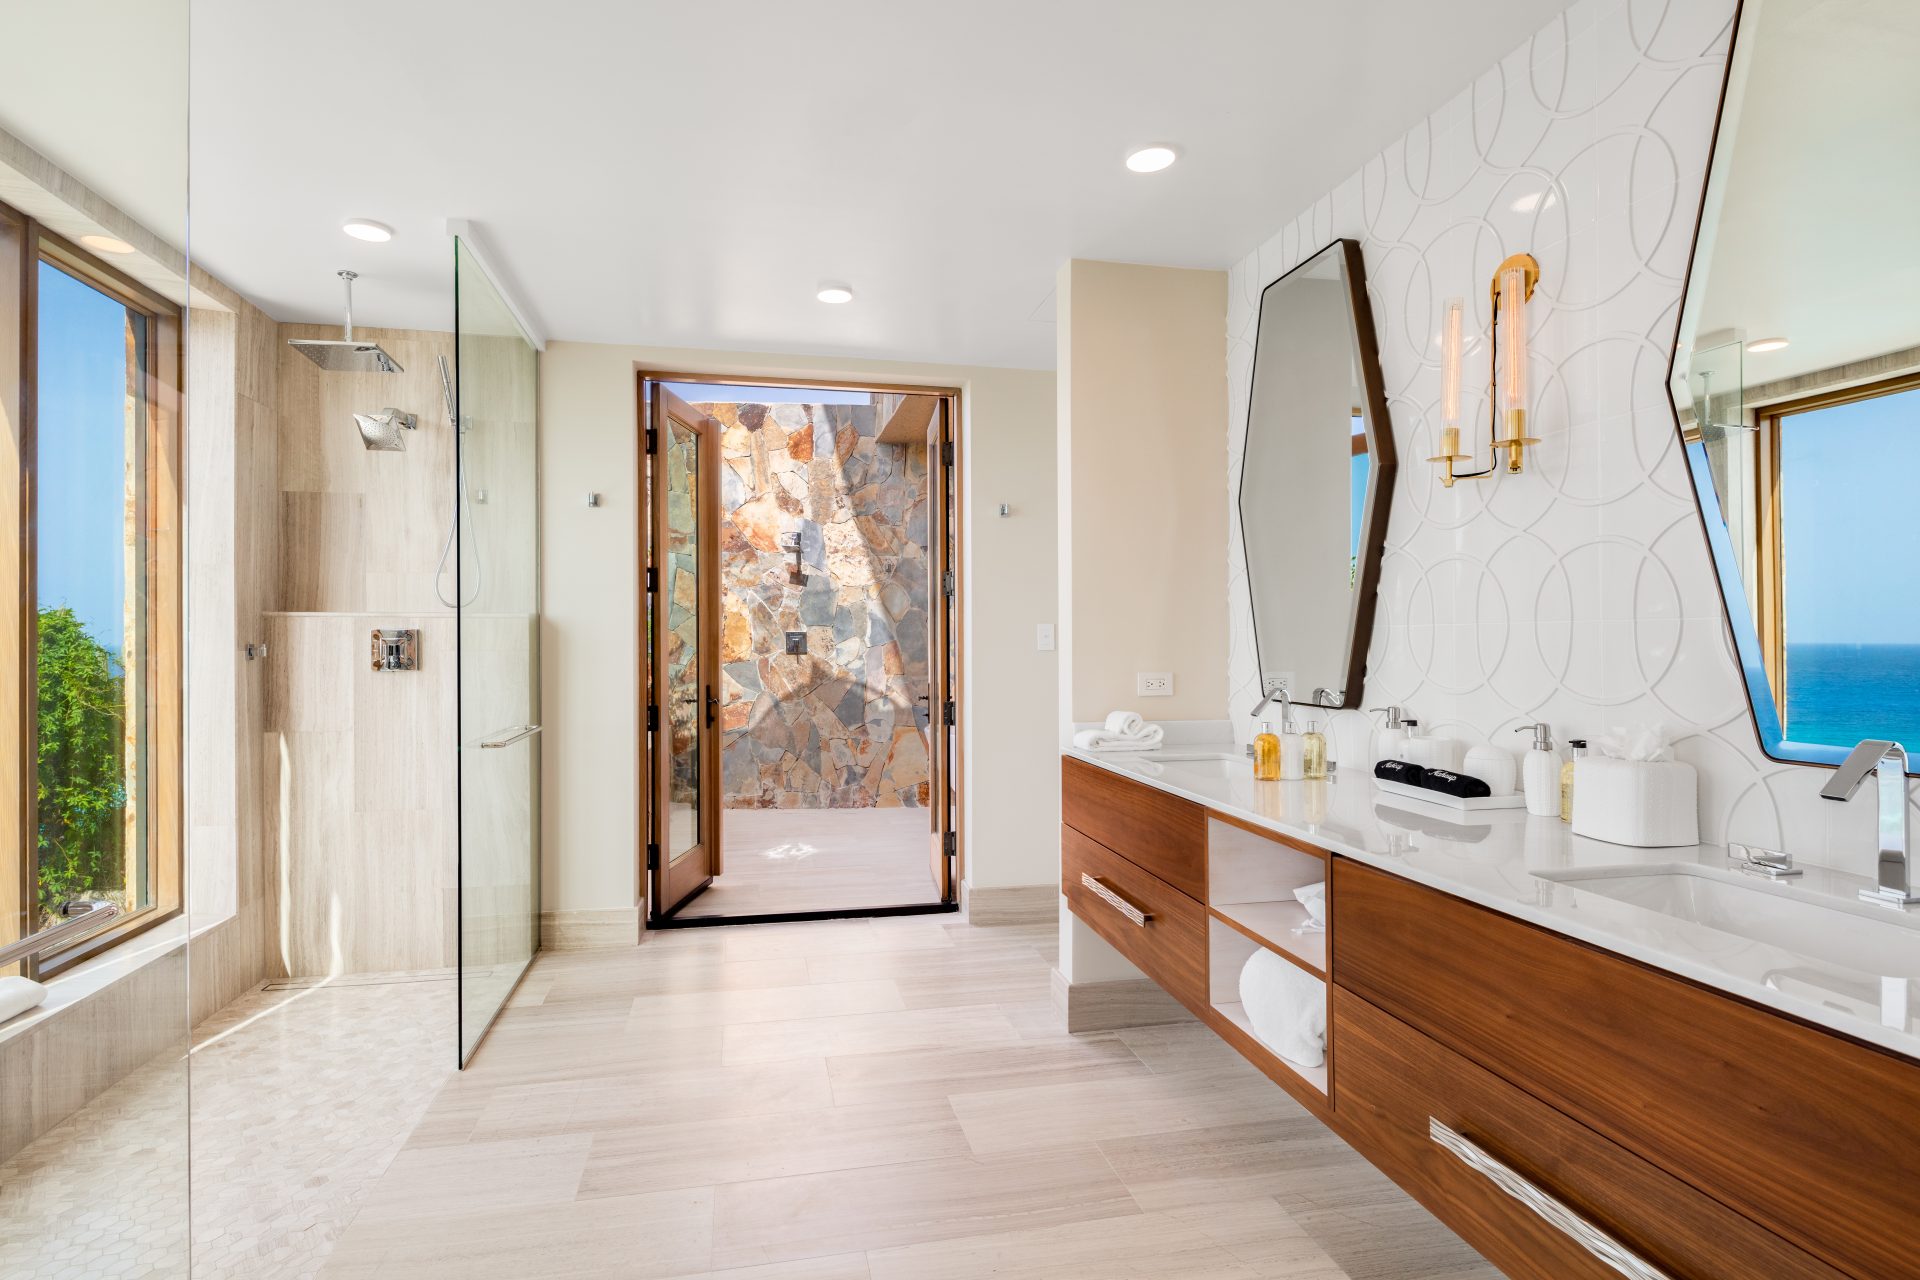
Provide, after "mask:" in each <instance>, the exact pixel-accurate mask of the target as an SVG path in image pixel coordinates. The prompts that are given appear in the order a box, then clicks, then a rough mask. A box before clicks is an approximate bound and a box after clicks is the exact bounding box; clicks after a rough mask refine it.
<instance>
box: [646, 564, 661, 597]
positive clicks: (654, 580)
mask: <svg viewBox="0 0 1920 1280" xmlns="http://www.w3.org/2000/svg"><path fill="white" fill-rule="evenodd" d="M659 589H660V571H659V570H658V569H656V568H654V567H653V566H652V565H648V566H647V590H648V591H658V590H659Z"/></svg>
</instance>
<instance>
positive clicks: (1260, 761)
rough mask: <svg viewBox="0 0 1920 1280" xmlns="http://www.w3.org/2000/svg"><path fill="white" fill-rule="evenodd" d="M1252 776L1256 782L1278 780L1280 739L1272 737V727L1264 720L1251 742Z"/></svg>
mask: <svg viewBox="0 0 1920 1280" xmlns="http://www.w3.org/2000/svg"><path fill="white" fill-rule="evenodd" d="M1253 776H1254V779H1255V780H1256V781H1258V782H1278V781H1279V780H1280V739H1278V738H1276V737H1274V736H1273V726H1272V725H1270V724H1268V723H1267V722H1266V721H1264V720H1262V721H1261V722H1260V732H1259V734H1258V735H1257V736H1256V737H1255V738H1254V740H1253Z"/></svg>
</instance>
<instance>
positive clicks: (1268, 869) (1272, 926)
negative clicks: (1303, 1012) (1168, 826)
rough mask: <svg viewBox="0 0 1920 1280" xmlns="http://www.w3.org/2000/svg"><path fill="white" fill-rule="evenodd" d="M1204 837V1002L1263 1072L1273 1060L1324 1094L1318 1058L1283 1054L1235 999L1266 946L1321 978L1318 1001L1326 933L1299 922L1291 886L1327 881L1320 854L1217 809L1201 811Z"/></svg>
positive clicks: (1326, 1086) (1303, 915)
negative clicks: (1307, 1060)
mask: <svg viewBox="0 0 1920 1280" xmlns="http://www.w3.org/2000/svg"><path fill="white" fill-rule="evenodd" d="M1206 838H1207V902H1206V907H1207V916H1208V920H1207V1002H1208V1004H1209V1005H1211V1006H1212V1008H1213V1010H1214V1012H1215V1013H1217V1014H1218V1015H1219V1016H1221V1017H1222V1018H1225V1019H1226V1020H1227V1021H1228V1022H1230V1023H1232V1024H1233V1025H1234V1026H1235V1027H1237V1028H1238V1029H1239V1030H1240V1031H1242V1032H1244V1033H1245V1034H1246V1035H1247V1037H1248V1038H1249V1039H1251V1040H1252V1041H1253V1043H1254V1044H1255V1045H1256V1046H1258V1049H1259V1051H1260V1052H1261V1055H1262V1057H1263V1058H1264V1059H1266V1063H1265V1065H1267V1066H1268V1068H1269V1070H1268V1074H1269V1075H1271V1074H1273V1071H1272V1068H1273V1067H1276V1066H1277V1067H1279V1068H1281V1069H1282V1070H1284V1071H1286V1072H1289V1073H1291V1074H1292V1075H1293V1076H1296V1077H1298V1078H1299V1079H1300V1080H1301V1081H1303V1082H1305V1083H1306V1085H1307V1086H1308V1087H1310V1088H1311V1089H1313V1091H1314V1092H1315V1093H1316V1094H1318V1095H1319V1096H1320V1097H1321V1098H1325V1097H1327V1096H1328V1094H1329V1093H1330V1084H1331V1082H1330V1079H1329V1072H1328V1070H1327V1067H1326V1066H1325V1065H1324V1064H1323V1065H1321V1066H1317V1067H1313V1066H1307V1065H1304V1064H1302V1063H1299V1062H1295V1061H1293V1060H1292V1059H1290V1058H1286V1057H1283V1056H1282V1055H1281V1054H1279V1053H1277V1052H1274V1051H1273V1050H1272V1048H1271V1047H1270V1046H1269V1045H1268V1044H1267V1043H1266V1041H1264V1040H1263V1039H1262V1038H1261V1036H1260V1033H1259V1032H1258V1031H1256V1030H1255V1029H1254V1025H1253V1020H1252V1019H1251V1018H1250V1017H1248V1015H1247V1009H1246V1006H1245V1005H1244V1004H1243V1003H1242V1002H1241V996H1240V971H1241V970H1242V969H1244V968H1245V967H1246V965H1247V962H1248V961H1249V960H1250V959H1252V958H1253V956H1254V955H1255V953H1256V952H1258V951H1260V950H1262V949H1264V950H1267V951H1270V952H1272V953H1273V954H1275V955H1277V956H1279V957H1280V958H1281V959H1283V960H1285V961H1286V962H1287V963H1288V964H1290V965H1292V966H1293V967H1295V968H1297V969H1300V970H1302V971H1304V972H1306V973H1308V974H1311V975H1312V976H1313V977H1314V978H1315V979H1316V980H1318V981H1319V983H1320V984H1321V1000H1322V1002H1323V1009H1324V1001H1325V999H1326V994H1325V989H1326V979H1327V934H1326V931H1325V930H1324V929H1317V930H1305V926H1307V925H1308V924H1309V922H1310V917H1309V916H1308V915H1307V909H1306V908H1305V907H1303V906H1301V905H1300V902H1299V900H1298V899H1297V898H1295V897H1294V892H1293V891H1294V890H1295V889H1298V888H1301V887H1303V886H1305V885H1310V884H1325V883H1326V881H1327V865H1328V864H1327V858H1326V855H1325V854H1323V853H1321V852H1319V851H1318V850H1314V849H1308V848H1303V847H1301V846H1298V845H1294V844H1289V843H1283V842H1282V841H1280V840H1277V839H1274V838H1273V837H1272V836H1269V835H1264V834H1255V833H1254V832H1252V831H1249V830H1247V829H1246V828H1244V827H1241V826H1239V825H1237V824H1236V823H1233V822H1229V821H1226V820H1224V819H1222V818H1221V817H1220V816H1219V815H1218V814H1215V813H1208V814H1207V818H1206ZM1303 930H1304V931H1303ZM1329 1061H1331V1054H1329Z"/></svg>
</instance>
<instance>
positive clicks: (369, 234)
mask: <svg viewBox="0 0 1920 1280" xmlns="http://www.w3.org/2000/svg"><path fill="white" fill-rule="evenodd" d="M340 229H341V230H342V231H344V232H346V233H347V234H348V235H350V236H352V237H353V238H354V239H355V240H365V241H367V242H369V243H371V244H385V243H386V242H387V241H389V240H391V239H393V228H392V227H390V226H388V225H387V224H386V223H384V222H371V221H369V220H367V219H366V218H348V219H347V220H346V221H345V222H343V223H341V224H340Z"/></svg>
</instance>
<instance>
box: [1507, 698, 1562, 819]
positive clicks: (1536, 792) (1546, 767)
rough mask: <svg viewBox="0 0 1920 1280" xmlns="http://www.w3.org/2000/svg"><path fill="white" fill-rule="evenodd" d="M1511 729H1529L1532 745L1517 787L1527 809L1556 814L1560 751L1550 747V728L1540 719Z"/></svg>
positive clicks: (1538, 815)
mask: <svg viewBox="0 0 1920 1280" xmlns="http://www.w3.org/2000/svg"><path fill="white" fill-rule="evenodd" d="M1514 732H1515V733H1531V734H1532V735H1533V746H1532V747H1531V748H1530V749H1529V750H1528V751H1527V755H1526V759H1525V760H1524V761H1523V762H1522V764H1521V769H1520V789H1521V791H1522V792H1524V793H1525V795H1526V797H1527V812H1528V813H1530V814H1532V815H1533V816H1534V817H1536V818H1557V817H1559V816H1560V753H1559V752H1557V751H1555V750H1554V749H1553V729H1552V727H1551V726H1549V725H1547V724H1546V723H1544V722H1542V723H1540V724H1523V725H1521V726H1520V727H1519V728H1518V729H1515V730H1514Z"/></svg>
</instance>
